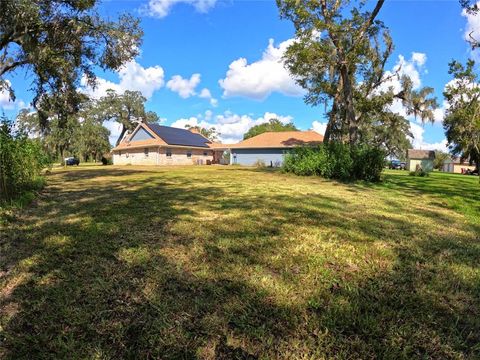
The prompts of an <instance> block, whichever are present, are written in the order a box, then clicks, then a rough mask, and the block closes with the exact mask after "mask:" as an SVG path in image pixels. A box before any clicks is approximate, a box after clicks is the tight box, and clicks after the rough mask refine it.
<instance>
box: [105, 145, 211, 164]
mask: <svg viewBox="0 0 480 360" xmlns="http://www.w3.org/2000/svg"><path fill="white" fill-rule="evenodd" d="M148 149H149V151H148V156H145V152H144V148H138V149H128V150H122V151H114V153H113V163H114V164H115V165H196V164H198V165H202V164H203V165H205V164H206V163H207V160H210V161H213V151H212V150H210V149H205V150H203V149H181V148H170V149H171V153H172V156H171V157H167V148H164V147H161V148H158V147H149V148H148ZM188 150H190V151H191V152H192V156H191V157H190V158H189V157H187V152H188ZM204 153H206V155H204Z"/></svg>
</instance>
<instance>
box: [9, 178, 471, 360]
mask: <svg viewBox="0 0 480 360" xmlns="http://www.w3.org/2000/svg"><path fill="white" fill-rule="evenodd" d="M96 171H97V170H95V173H93V172H92V171H91V170H89V171H86V172H87V173H89V174H90V175H91V176H92V177H91V178H89V176H88V174H84V173H83V172H82V173H79V172H80V171H77V173H79V174H78V175H79V177H78V178H76V177H75V173H72V174H68V175H66V174H61V175H59V176H60V178H59V179H58V180H57V181H56V182H55V183H54V184H52V185H51V186H50V187H49V189H50V190H49V192H48V193H47V194H46V195H45V198H44V199H43V201H41V202H40V203H39V204H38V205H37V207H36V208H32V209H30V210H29V211H28V212H27V214H26V215H25V217H24V218H23V219H20V220H19V222H18V223H17V224H15V225H14V226H12V228H11V229H8V230H6V232H5V237H3V236H2V238H3V240H1V241H0V249H1V250H2V257H1V258H0V260H1V262H0V266H1V267H2V268H1V270H2V271H4V274H3V276H2V278H3V279H2V278H0V281H2V280H3V282H2V283H1V284H2V289H1V291H2V296H1V297H0V308H2V309H4V310H3V311H2V312H0V313H1V315H0V320H1V325H2V329H1V330H0V349H2V348H3V353H2V352H1V351H0V356H3V357H5V358H16V359H18V358H33V357H35V358H49V357H54V358H85V357H98V358H162V359H194V358H205V359H249V358H250V359H253V358H259V357H260V358H302V357H304V358H305V357H310V358H320V357H332V358H375V357H377V358H412V357H418V358H420V357H430V358H449V357H451V358H453V357H459V356H462V355H463V356H465V357H471V358H474V357H475V356H476V355H478V351H479V349H478V342H480V339H479V338H478V334H479V332H478V329H479V320H478V319H479V318H480V316H479V315H480V314H478V309H479V308H480V303H479V289H478V286H475V282H474V280H475V276H476V275H475V273H472V272H468V271H470V270H469V269H477V270H478V263H477V262H476V260H478V258H480V249H479V244H478V242H475V238H474V236H473V235H472V234H471V233H468V232H466V231H464V233H463V234H462V233H458V234H457V235H455V232H452V231H447V232H444V231H443V230H442V228H441V227H439V228H434V229H432V228H431V225H432V224H438V223H441V221H442V218H441V217H436V216H435V210H432V209H426V210H425V212H424V213H422V211H421V208H420V207H419V208H418V209H416V211H417V213H416V219H417V221H415V222H410V221H407V220H406V219H405V218H404V217H398V216H397V215H398V214H397V212H398V208H397V207H396V205H395V204H389V203H387V202H385V204H384V206H385V209H386V212H385V214H384V215H379V214H376V213H374V212H369V211H367V210H364V211H359V209H364V208H363V207H360V206H361V205H362V204H361V203H360V204H352V203H351V201H348V200H345V199H342V198H341V197H340V196H338V195H335V194H331V195H326V194H322V195H317V196H315V197H313V196H311V195H310V194H300V193H297V194H292V195H287V194H275V193H269V194H268V195H262V196H259V195H258V194H254V192H253V193H252V192H250V193H235V196H232V192H231V191H232V190H231V189H230V187H229V186H228V184H224V183H222V186H216V185H215V183H207V184H201V185H199V186H197V187H194V186H192V178H195V176H192V177H189V176H188V175H183V176H182V175H170V176H165V177H163V176H159V174H158V173H152V174H148V175H147V174H144V175H146V176H144V177H143V178H136V177H135V178H133V177H132V178H128V177H127V178H126V179H119V180H114V179H112V180H110V181H109V182H108V183H101V184H98V183H95V182H89V183H88V184H90V183H91V184H92V186H85V184H84V181H87V180H89V179H92V180H95V179H96V178H98V177H105V176H107V175H105V174H109V173H110V171H109V172H107V173H105V172H104V171H103V172H102V171H101V172H99V173H96ZM120 171H122V170H120ZM112 173H115V171H113V172H112ZM124 175H127V176H128V175H134V176H137V175H138V172H136V171H134V172H133V173H128V174H124ZM65 176H68V177H69V179H70V181H71V186H70V187H68V188H65V187H63V182H62V181H61V180H64V179H65ZM108 176H112V178H115V176H116V175H114V174H113V175H108ZM94 184H95V186H93V185H94ZM219 184H220V183H219ZM442 214H443V213H441V212H440V211H439V212H438V215H442ZM435 219H438V220H437V221H436V220H435ZM303 231H310V232H311V234H310V233H309V234H308V238H307V237H306V238H305V241H306V244H305V246H307V241H309V243H308V247H307V248H306V249H307V250H308V251H303V250H302V249H301V248H300V249H298V246H301V245H302V244H301V243H299V239H301V237H299V234H298V233H299V232H303ZM331 233H335V234H336V236H333V235H332V234H331ZM417 234H420V235H419V236H417ZM300 235H301V234H300ZM372 242H381V243H382V244H385V246H387V247H388V249H390V250H391V257H392V259H393V264H391V266H387V265H385V266H383V265H382V263H381V260H382V256H383V255H382V253H377V252H378V251H380V250H378V251H377V250H376V249H375V248H374V247H371V243H372ZM317 246H324V247H317ZM336 247H338V248H342V249H343V248H345V251H347V252H348V251H350V252H352V251H353V252H358V253H359V254H360V255H361V256H355V255H353V256H351V257H348V256H346V255H342V253H337V252H336V251H335V248H336ZM362 251H363V252H362ZM342 256H345V258H343V257H342ZM319 257H320V260H318V258H319ZM315 261H321V263H320V265H318V264H317V265H315V264H316V263H315ZM375 261H376V262H378V266H377V265H372V264H376V263H375ZM464 269H466V270H465V271H467V272H464V273H462V270H464ZM455 271H457V272H455ZM462 275H463V277H462ZM291 298H292V299H291ZM5 309H7V311H5ZM475 346H477V347H475Z"/></svg>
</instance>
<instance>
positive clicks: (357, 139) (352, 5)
mask: <svg viewBox="0 0 480 360" xmlns="http://www.w3.org/2000/svg"><path fill="white" fill-rule="evenodd" d="M277 4H278V7H279V9H280V14H281V16H282V17H283V18H286V19H289V20H291V21H292V22H293V24H294V26H295V30H296V33H295V41H294V42H293V43H292V45H290V46H289V48H288V49H287V51H286V54H285V56H284V60H285V65H286V67H287V69H288V70H289V71H290V73H291V74H292V75H293V76H294V77H295V79H296V81H297V83H298V84H299V85H300V86H302V87H303V88H305V89H306V90H307V95H306V97H305V100H306V102H307V103H308V104H311V105H319V104H323V105H325V106H326V107H327V108H328V124H327V128H326V131H325V142H328V141H330V140H334V141H342V142H349V143H350V144H352V145H355V144H358V143H361V142H368V141H369V140H370V139H371V138H372V137H374V138H376V139H378V138H379V137H378V136H373V135H372V133H373V132H374V131H372V130H375V129H373V127H374V126H385V125H386V124H388V123H391V120H395V122H397V123H398V120H399V118H398V117H394V116H393V115H394V114H393V113H392V112H391V110H390V109H391V105H392V104H393V102H394V101H395V100H396V99H398V101H401V102H402V104H403V105H404V106H405V107H406V109H407V111H408V113H410V114H414V115H417V116H419V117H420V118H421V119H422V120H433V109H434V108H435V107H436V101H435V99H434V98H432V97H431V94H432V92H433V89H430V88H425V89H420V90H418V91H416V92H414V91H413V89H412V82H411V80H410V79H409V78H408V77H406V76H400V69H398V71H397V72H396V73H393V74H389V75H386V71H385V64H386V62H387V60H388V58H389V57H390V55H391V53H392V51H393V42H392V39H391V37H390V33H389V31H388V28H387V27H386V26H385V24H384V23H383V22H382V21H380V20H379V19H378V15H379V13H380V10H381V8H382V6H383V5H384V0H377V1H375V2H373V5H372V6H371V8H368V6H370V4H372V2H365V1H349V0H343V1H342V0H277ZM394 78H396V79H397V80H398V81H399V82H400V83H401V85H402V89H401V90H400V91H394V88H393V87H391V86H388V82H389V81H391V80H392V79H394ZM386 84H387V85H386ZM406 124H408V122H407V120H406V119H403V124H402V125H401V126H397V127H396V129H404V128H406V126H405V125H406ZM397 125H398V124H397ZM396 129H395V128H392V129H391V130H392V131H393V130H396ZM362 134H364V135H368V138H365V137H364V138H362ZM406 135H408V134H403V136H404V137H405V136H406ZM399 136H402V135H401V134H400V135H399ZM398 143H399V142H397V144H398Z"/></svg>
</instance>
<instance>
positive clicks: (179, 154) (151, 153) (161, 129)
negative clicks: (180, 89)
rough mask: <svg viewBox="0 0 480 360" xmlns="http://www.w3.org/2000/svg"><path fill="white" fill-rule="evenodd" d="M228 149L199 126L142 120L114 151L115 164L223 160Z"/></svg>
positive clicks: (195, 162)
mask: <svg viewBox="0 0 480 360" xmlns="http://www.w3.org/2000/svg"><path fill="white" fill-rule="evenodd" d="M224 150H225V148H224V146H223V145H222V144H219V143H215V142H212V141H210V140H209V139H207V138H206V137H204V136H203V135H201V134H200V133H198V132H197V131H195V130H192V131H191V130H186V129H177V128H173V127H170V126H162V125H158V124H148V123H140V124H138V126H137V127H136V128H135V130H133V132H132V133H131V134H129V135H127V136H125V137H124V138H123V139H122V141H121V142H120V144H118V146H116V147H115V148H113V150H112V152H113V163H114V164H115V165H127V164H131V165H195V164H197V165H202V164H210V163H218V162H220V159H221V157H222V155H223V152H224Z"/></svg>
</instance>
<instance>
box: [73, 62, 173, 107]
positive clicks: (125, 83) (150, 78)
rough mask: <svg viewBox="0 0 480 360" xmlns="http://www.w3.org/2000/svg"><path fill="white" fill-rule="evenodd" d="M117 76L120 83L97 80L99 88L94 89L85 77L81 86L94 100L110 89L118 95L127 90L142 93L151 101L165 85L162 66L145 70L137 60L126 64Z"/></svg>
mask: <svg viewBox="0 0 480 360" xmlns="http://www.w3.org/2000/svg"><path fill="white" fill-rule="evenodd" d="M117 74H118V77H119V79H120V81H119V82H118V83H114V82H111V81H108V80H105V79H103V78H97V86H96V87H95V89H93V88H91V87H89V86H88V85H87V82H86V78H85V77H83V78H82V80H81V85H82V87H83V90H84V91H85V92H86V93H87V94H88V95H90V96H91V97H93V98H100V97H102V96H104V95H105V94H106V92H107V90H108V89H113V90H115V91H116V92H117V93H123V92H124V91H125V90H131V91H140V92H141V93H142V94H143V96H145V97H146V98H147V99H149V98H151V97H152V95H153V93H154V91H156V90H158V89H160V88H161V87H162V86H163V85H164V83H165V81H164V76H165V73H164V71H163V68H162V67H161V66H159V65H156V66H151V67H148V68H144V67H143V66H142V65H140V64H139V63H137V62H136V61H135V60H132V61H130V62H129V63H127V64H125V65H124V66H123V67H122V68H121V69H120V70H119V71H118V73H117Z"/></svg>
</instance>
